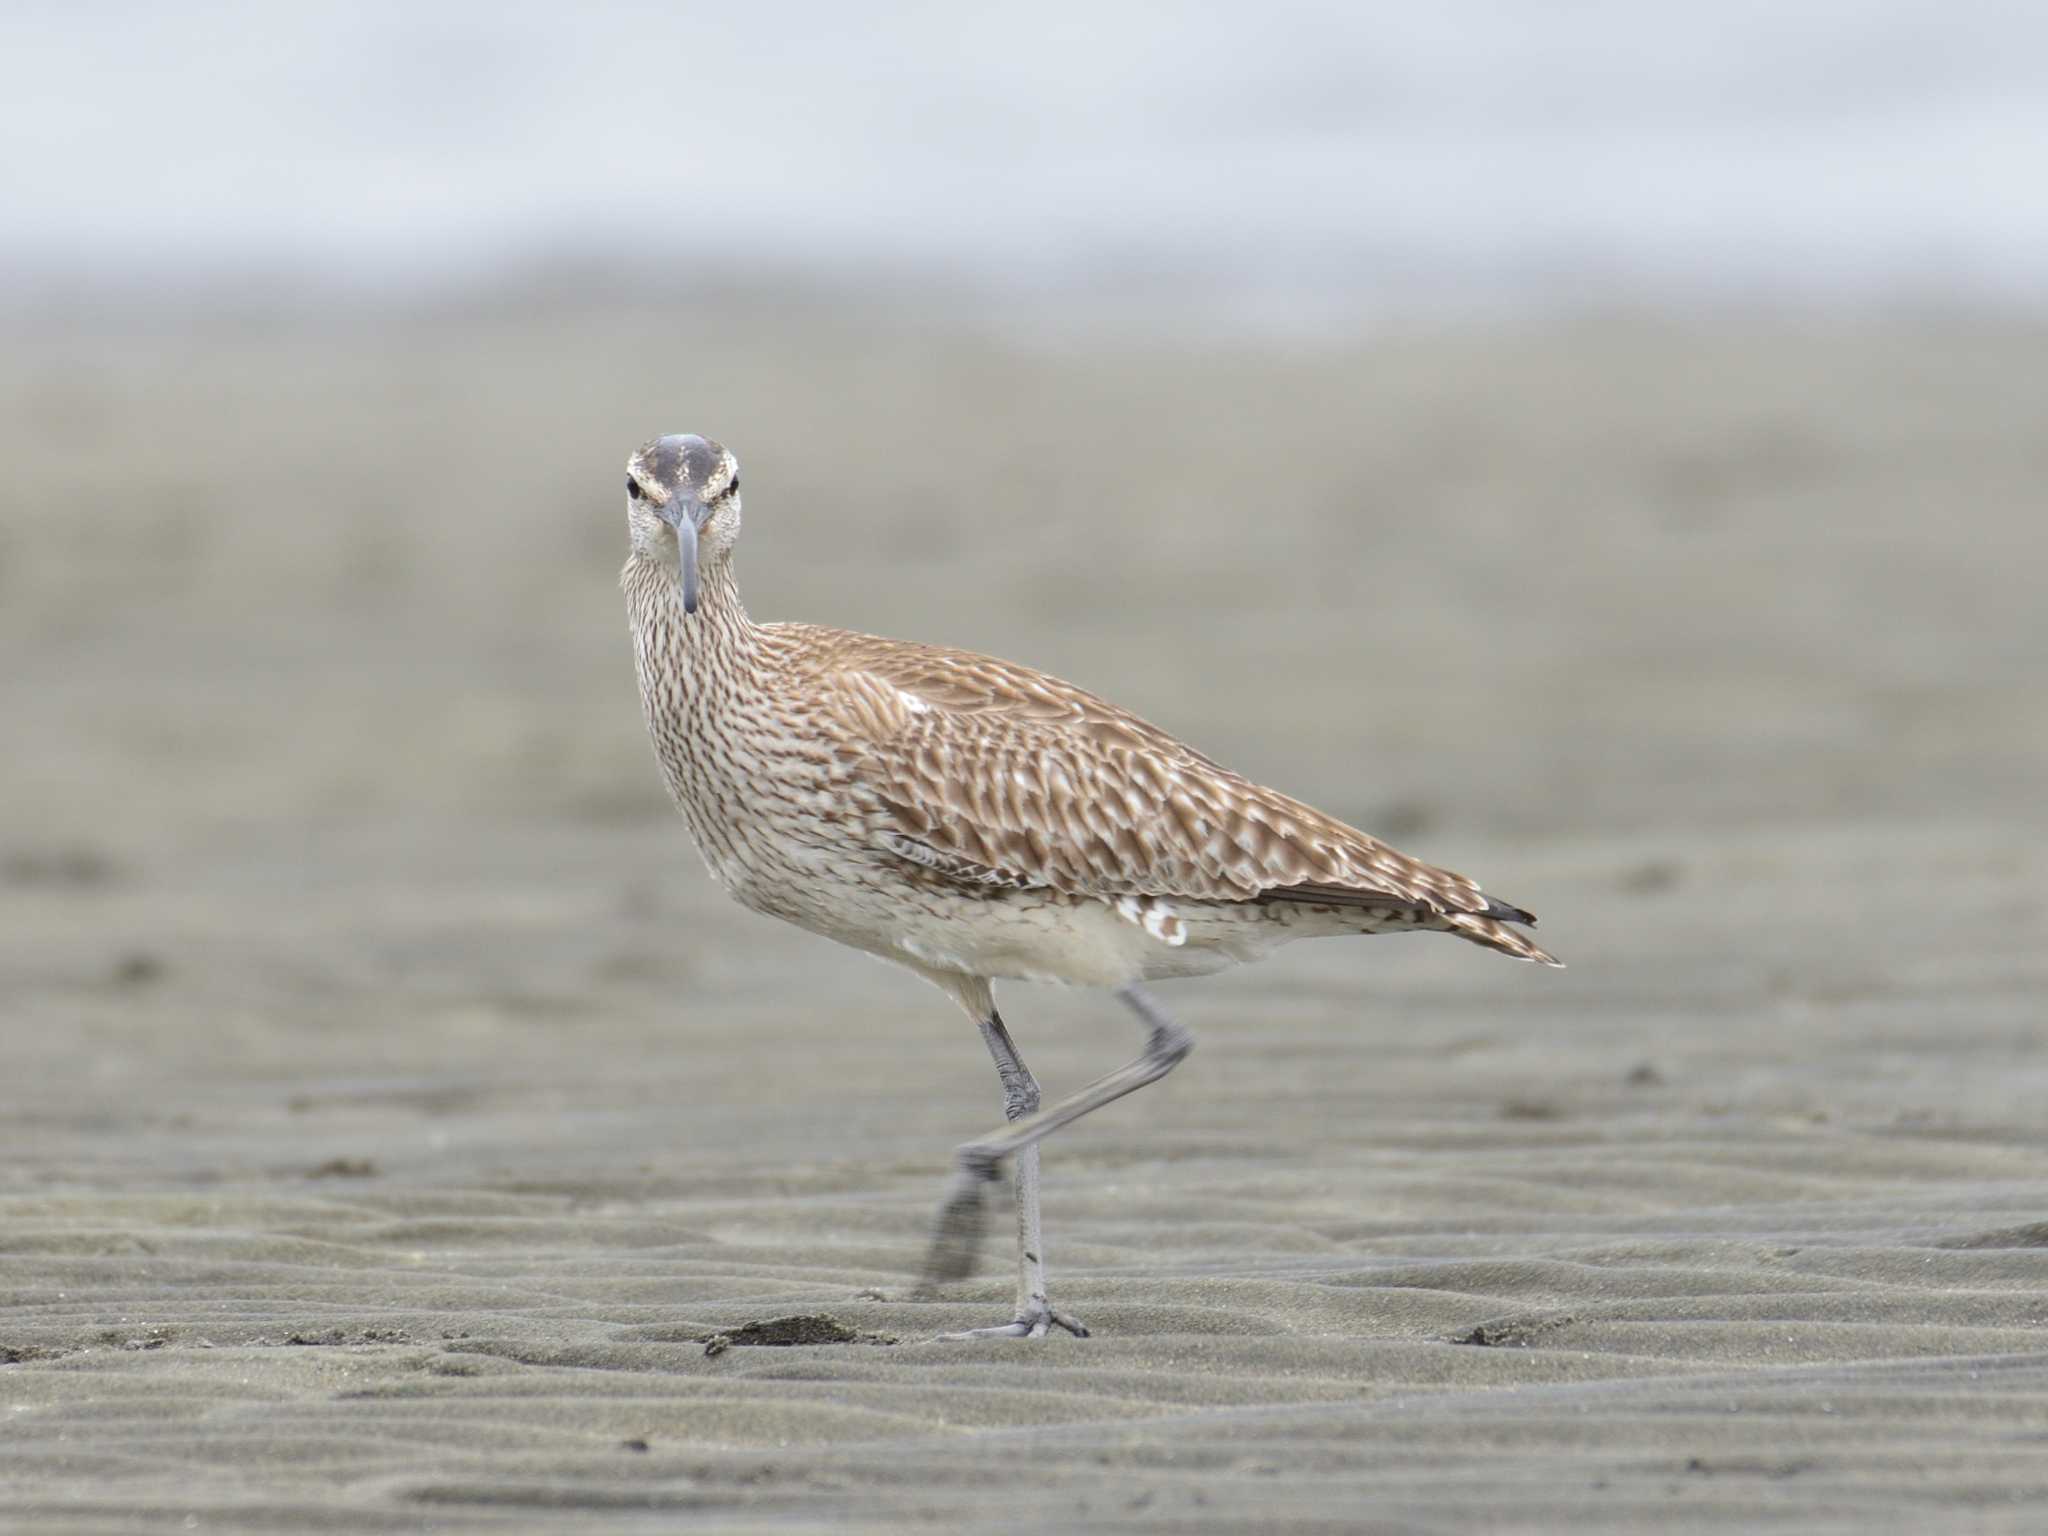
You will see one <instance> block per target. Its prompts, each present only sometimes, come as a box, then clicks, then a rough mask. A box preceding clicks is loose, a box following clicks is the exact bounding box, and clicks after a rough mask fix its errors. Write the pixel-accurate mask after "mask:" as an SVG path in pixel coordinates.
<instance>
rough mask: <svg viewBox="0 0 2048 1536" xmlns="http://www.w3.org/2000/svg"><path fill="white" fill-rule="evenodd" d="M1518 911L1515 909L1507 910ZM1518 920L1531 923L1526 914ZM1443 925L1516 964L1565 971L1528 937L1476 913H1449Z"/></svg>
mask: <svg viewBox="0 0 2048 1536" xmlns="http://www.w3.org/2000/svg"><path fill="white" fill-rule="evenodd" d="M1510 910H1517V909H1510ZM1520 920H1522V921H1526V922H1534V921H1535V919H1534V918H1532V917H1530V916H1529V915H1528V914H1527V913H1526V912H1524V913H1521V918H1520ZM1444 924H1445V926H1446V927H1448V928H1449V929H1450V930H1451V932H1453V933H1455V934H1456V935H1457V936H1458V937H1459V938H1461V939H1470V940H1471V941H1472V942H1473V943H1474V944H1484V945H1485V946H1486V947H1487V948H1488V949H1497V950H1499V951H1500V952H1501V953H1502V954H1504V955H1512V956H1513V957H1514V958H1515V959H1517V960H1534V961H1535V962H1536V963H1537V964H1538V965H1554V966H1556V967H1558V969H1560V970H1562V969H1563V968H1564V962H1563V961H1562V960H1559V959H1557V958H1556V957H1555V956H1554V955H1551V954H1549V953H1547V952H1546V951H1544V950H1542V949H1540V948H1538V947H1537V945H1536V943H1535V941H1534V940H1532V939H1531V938H1529V936H1528V935H1527V934H1523V933H1518V932H1516V931H1515V930H1514V929H1512V928H1510V927H1509V926H1508V925H1507V924H1506V923H1504V922H1501V921H1500V920H1499V919H1498V918H1492V917H1487V916H1485V915H1484V914H1482V913H1478V912H1448V913H1446V914H1444Z"/></svg>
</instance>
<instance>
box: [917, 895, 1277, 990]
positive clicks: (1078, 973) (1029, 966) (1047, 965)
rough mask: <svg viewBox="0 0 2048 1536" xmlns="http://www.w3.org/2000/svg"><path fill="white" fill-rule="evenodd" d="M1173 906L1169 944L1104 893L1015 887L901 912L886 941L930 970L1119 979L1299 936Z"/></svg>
mask: <svg viewBox="0 0 2048 1536" xmlns="http://www.w3.org/2000/svg"><path fill="white" fill-rule="evenodd" d="M1177 915H1178V916H1179V917H1180V919H1181V922H1180V924H1179V925H1178V931H1179V933H1180V936H1181V942H1179V943H1172V942H1169V941H1168V940H1167V939H1166V938H1163V937H1161V936H1160V933H1159V932H1158V927H1157V925H1156V924H1154V925H1149V926H1148V925H1147V924H1146V923H1144V922H1142V921H1134V920H1133V919H1132V918H1131V917H1130V916H1128V915H1126V914H1125V913H1123V912H1120V911H1119V910H1118V909H1117V907H1116V906H1115V905H1113V904H1111V903H1108V902H1103V901H1096V900H1089V899H1079V900H1075V899H1065V898H1054V897H1048V896H1043V895H1039V894H1036V893H1030V892H1023V893H1014V894H1011V895H1008V896H1005V897H1003V898H1000V899H994V900H967V901H957V902H950V903H947V904H946V907H945V908H942V909H940V910H937V911H933V912H929V913H926V912H918V913H914V914H910V915H908V916H907V917H906V918H905V919H904V920H903V921H901V922H900V924H899V925H898V927H897V929H896V931H895V932H894V934H893V935H892V941H893V942H892V944H891V946H890V948H891V949H892V950H893V951H894V953H896V954H898V955H900V956H901V957H902V958H904V959H908V960H911V961H914V962H915V963H916V964H918V965H921V966H926V967H929V968H931V969H933V970H942V971H955V972H959V973H961V974H965V975H970V976H988V977H997V978H1007V979H1010V980H1016V981H1054V982H1065V983H1068V984H1070V985H1075V986H1088V987H1121V986H1127V985H1128V984H1130V983H1131V982H1134V981H1164V980H1170V979H1172V978H1174V977H1177V976H1206V975H1210V974H1212V973H1213V972H1216V971H1221V970H1225V969H1228V968H1229V967H1230V966H1232V965H1236V964H1239V963H1240V962H1243V961H1248V960H1257V959H1261V958H1263V957H1264V956H1265V955H1266V954H1267V953H1269V952H1270V951H1271V950H1273V949H1274V948H1276V947H1277V946H1279V945H1280V944H1284V943H1286V942H1287V941H1288V940H1289V939H1293V938H1298V937H1300V936H1301V932H1300V930H1299V929H1298V928H1297V927H1296V925H1294V924H1292V923H1287V922H1276V921H1273V920H1272V919H1271V918H1270V917H1269V916H1267V915H1266V914H1263V913H1261V912H1259V911H1257V910H1256V909H1251V908H1243V907H1238V908H1230V907H1222V906H1212V907H1205V906H1195V907H1181V908H1179V909H1177Z"/></svg>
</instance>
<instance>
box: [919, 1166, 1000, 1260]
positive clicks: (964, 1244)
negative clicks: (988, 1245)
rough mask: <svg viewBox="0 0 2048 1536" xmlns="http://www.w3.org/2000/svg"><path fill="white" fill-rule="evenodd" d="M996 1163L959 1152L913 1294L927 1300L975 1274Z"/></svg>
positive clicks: (995, 1173)
mask: <svg viewBox="0 0 2048 1536" xmlns="http://www.w3.org/2000/svg"><path fill="white" fill-rule="evenodd" d="M997 1167H998V1165H997V1163H996V1161H995V1159H993V1158H991V1157H988V1156H986V1155H984V1154H978V1153H975V1152H970V1151H968V1150H967V1149H964V1148H963V1149H962V1151H961V1154H960V1170H959V1172H957V1173H955V1174H954V1175H953V1184H952V1187H951V1188H950V1189H948V1190H947V1191H946V1198H945V1200H944V1201H942V1202H941V1203H940V1205H939V1217H938V1220H937V1221H936V1222H934V1223H933V1225H932V1246H931V1249H930V1251H929V1252H927V1253H926V1254H925V1260H924V1270H923V1272H922V1273H921V1274H920V1275H919V1276H918V1280H917V1290H916V1294H917V1295H920V1296H929V1295H930V1294H931V1293H932V1292H933V1291H935V1290H937V1289H938V1287H940V1286H941V1285H944V1284H945V1283H946V1282H947V1281H949V1280H965V1279H966V1278H967V1277H968V1276H969V1275H971V1274H973V1273H974V1261H975V1258H976V1257H977V1256H978V1255H979V1254H980V1252H981V1239H982V1233H983V1230H984V1228H985V1227H986V1226H987V1224H988V1222H987V1218H988V1202H987V1200H986V1199H985V1198H984V1191H986V1190H987V1188H988V1186H989V1185H990V1184H993V1183H994V1182H995V1181H996V1178H997V1177H998V1174H997Z"/></svg>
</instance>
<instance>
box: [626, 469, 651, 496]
mask: <svg viewBox="0 0 2048 1536" xmlns="http://www.w3.org/2000/svg"><path fill="white" fill-rule="evenodd" d="M626 494H627V495H628V496H630V497H632V498H633V499H634V500H635V501H638V500H639V499H640V498H641V497H642V496H645V495H646V494H647V493H646V492H645V491H643V490H641V489H640V482H639V481H638V480H635V479H634V478H633V477H632V476H631V475H628V476H626Z"/></svg>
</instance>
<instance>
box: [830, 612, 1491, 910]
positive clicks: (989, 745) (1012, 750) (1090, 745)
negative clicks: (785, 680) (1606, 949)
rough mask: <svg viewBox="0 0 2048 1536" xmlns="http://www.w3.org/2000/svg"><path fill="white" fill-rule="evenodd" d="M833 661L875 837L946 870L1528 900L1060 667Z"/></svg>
mask: <svg viewBox="0 0 2048 1536" xmlns="http://www.w3.org/2000/svg"><path fill="white" fill-rule="evenodd" d="M840 661H841V663H842V665H841V666H840V667H838V668H836V669H835V670H834V671H833V672H831V673H830V674H829V676H828V677H827V678H824V679H821V681H822V682H823V683H824V684H825V693H826V701H827V707H828V708H829V709H830V710H831V711H832V713H833V715H834V716H835V718H836V720H837V722H838V723H839V725H840V726H841V728H842V730H843V733H844V739H845V740H846V741H847V742H848V745H849V747H850V749H851V750H850V758H851V762H850V766H851V768H852V771H853V773H854V776H855V779H856V781H857V782H858V783H859V784H860V785H861V787H862V788H863V789H864V790H865V791H866V792H867V793H869V794H871V795H872V796H873V797H874V799H875V800H876V802H877V803H878V804H879V805H880V806H881V807H882V810H883V812H884V821H885V823H886V825H885V828H884V830H883V832H882V838H883V841H884V843H885V845H886V846H887V847H888V848H889V849H890V851H891V852H893V853H895V854H897V855H898V856H900V857H903V858H906V859H909V860H911V861H912V862H915V863H918V864H921V865H923V866H925V867H926V868H928V869H931V870H934V871H936V872H938V873H939V874H941V875H942V876H946V877H948V878H952V879H957V880H961V881H963V882H972V883H977V884H982V885H1008V886H1019V887H1040V888H1045V889H1050V890H1054V891H1059V892H1062V893H1065V894H1069V895H1088V896H1096V897H1101V898H1106V899H1112V900H1114V899H1116V898H1120V897H1124V896H1159V897H1168V898H1171V897H1179V898H1181V899H1183V900H1214V901H1250V900H1259V899H1271V900H1297V901H1313V902H1322V903H1328V904H1331V905H1351V906H1376V907H1385V908H1387V909H1389V910H1394V911H1405V912H1411V913H1413V914H1415V915H1416V916H1418V917H1423V918H1426V917H1429V916H1433V915H1439V914H1440V915H1443V916H1446V917H1448V916H1451V915H1453V914H1465V913H1471V914H1480V915H1484V916H1486V917H1489V918H1491V917H1495V916H1501V917H1508V918H1509V919H1510V920H1519V919H1520V918H1523V917H1526V914H1522V913H1519V912H1518V911H1517V910H1516V909H1514V908H1503V907H1502V906H1501V904H1499V903H1497V902H1494V901H1492V900H1491V899H1490V898H1488V897H1487V896H1485V895H1483V894H1481V892H1480V890H1479V888H1478V886H1477V885H1475V884H1474V883H1473V882H1472V881H1470V880H1468V879H1466V878H1465V877H1464V876H1463V875H1457V874H1453V873H1451V872H1450V871H1449V870H1443V869H1437V868H1435V867H1434V866H1432V865H1428V864H1424V863H1422V862H1421V861H1420V860H1417V859H1412V858H1409V857H1408V856H1407V855H1406V854H1403V853H1399V852H1397V851H1396V850H1394V849H1392V848H1390V847H1388V846H1387V845H1386V844H1385V843H1382V842H1380V841H1379V840H1378V839H1377V838H1374V837H1371V836H1369V835H1367V834H1366V833H1364V832H1360V831H1359V830H1357V829H1356V828H1354V827H1349V826H1346V825H1345V824H1344V823H1342V822H1340V821H1337V820H1335V819H1334V818H1332V817H1329V816H1325V815H1323V814H1322V813H1321V812H1320V811H1317V810H1315V809H1313V808H1312V807H1310V806H1307V805H1303V804H1302V803H1301V802H1300V801H1298V800H1293V799H1290V798H1289V797H1287V796H1286V795H1282V794H1280V793H1278V792H1277V791H1274V790H1270V789H1266V788H1263V787H1261V786H1260V785H1257V784H1253V783H1252V782H1251V781H1249V780H1248V779H1245V778H1243V777H1242V776H1240V775H1238V774H1235V773H1232V772H1230V771H1229V770H1228V769H1225V768H1222V767H1220V766H1218V765H1217V764H1216V763H1214V762H1212V761H1211V760H1210V759H1208V758H1206V757H1204V756H1202V755H1201V754H1200V753H1198V752H1196V751H1195V750H1194V749H1192V748H1190V747H1187V746H1185V745H1183V744H1182V743H1180V742H1178V741H1176V740H1175V739H1174V738H1173V737H1171V736H1169V735H1167V734H1166V733H1165V732H1164V731H1161V730H1160V729H1158V727H1156V726H1153V725H1149V724H1147V723H1146V722H1145V721H1143V720H1140V719H1138V718H1137V717H1136V716H1134V715H1131V714H1128V713H1127V712H1125V711H1123V710H1120V709H1118V708H1116V707H1115V706H1114V705H1111V704H1108V703H1106V702H1104V701H1103V700H1101V699H1098V698H1096V697H1094V696H1093V695H1092V694H1087V693H1084V692H1082V691H1081V690H1080V689H1078V688H1074V687H1072V686H1071V685H1069V684H1066V683H1062V682H1060V681H1059V680H1058V679H1056V678H1050V677H1046V676H1045V675H1044V674H1042V673H1037V672H1032V671H1029V670H1027V669H1025V668H1021V667H1015V666H1012V665H1011V664H1009V663H1006V662H998V661H995V660H993V659H992V658H987V657H978V656H970V655H966V654H964V653H952V652H937V651H934V650H929V649H927V648H923V647H903V648H900V649H898V648H891V650H890V651H887V652H881V651H876V652H870V653H866V654H863V653H861V651H860V650H850V653H849V652H842V654H841V657H840Z"/></svg>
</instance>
